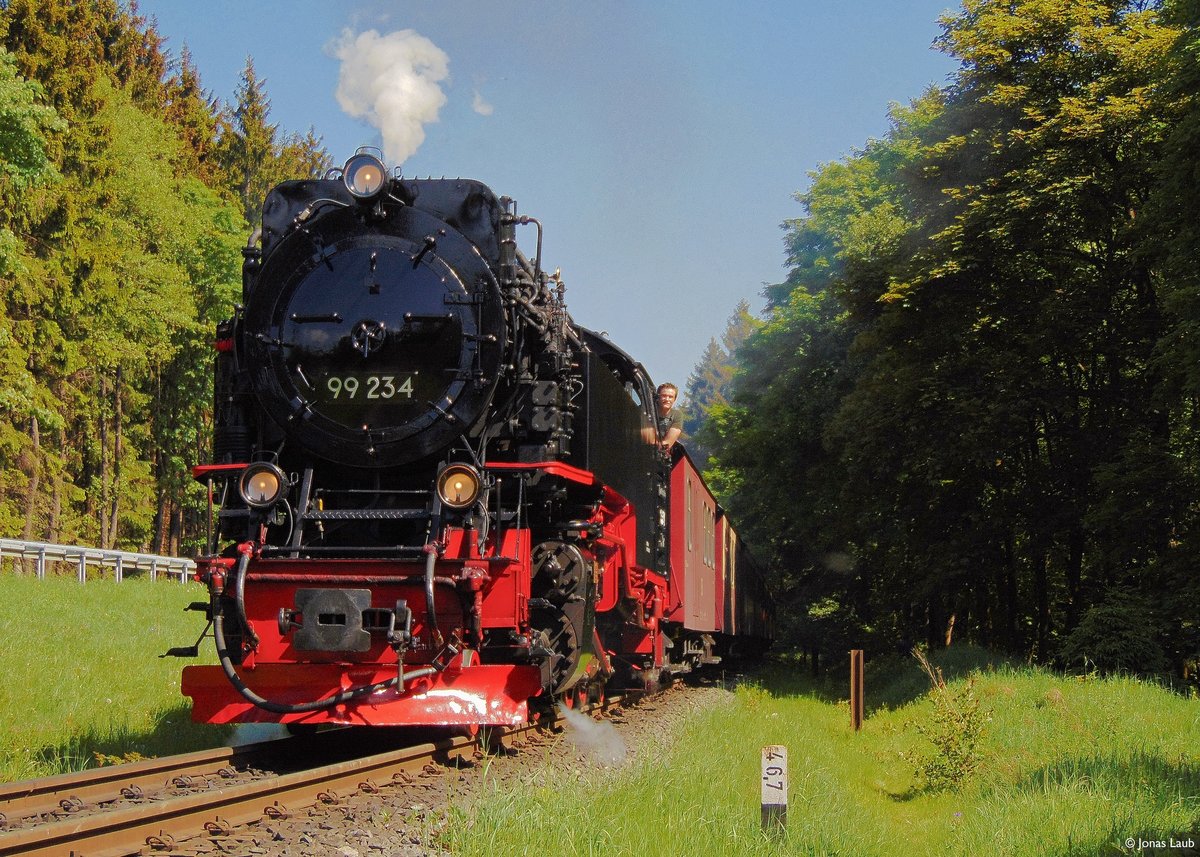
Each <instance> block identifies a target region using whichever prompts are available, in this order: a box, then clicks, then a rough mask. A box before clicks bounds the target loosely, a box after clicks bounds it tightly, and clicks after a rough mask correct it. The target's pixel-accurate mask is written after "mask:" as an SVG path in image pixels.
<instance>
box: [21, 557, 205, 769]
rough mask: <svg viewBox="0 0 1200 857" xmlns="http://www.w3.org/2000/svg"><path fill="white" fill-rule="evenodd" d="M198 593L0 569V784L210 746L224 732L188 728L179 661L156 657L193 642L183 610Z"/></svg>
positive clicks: (131, 581)
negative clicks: (104, 759)
mask: <svg viewBox="0 0 1200 857" xmlns="http://www.w3.org/2000/svg"><path fill="white" fill-rule="evenodd" d="M205 597H206V596H205V592H204V590H203V588H202V587H201V586H199V585H198V584H195V583H191V582H189V583H187V584H184V585H181V584H179V583H178V582H177V581H174V582H172V581H168V580H161V579H160V580H158V581H156V582H154V583H151V582H150V581H149V580H148V579H146V578H128V579H126V580H125V581H124V582H123V583H120V584H117V583H115V582H113V581H112V580H111V579H109V580H97V579H90V580H89V581H88V582H87V583H86V584H82V585H81V584H80V583H79V582H78V581H77V580H76V579H75V578H74V577H47V578H46V579H45V580H38V579H37V578H35V577H33V576H27V577H26V576H16V575H12V574H0V641H2V645H3V648H2V649H0V651H2V652H3V654H2V656H0V663H2V664H3V679H2V680H0V781H5V782H9V781H12V780H18V779H27V778H31V777H42V776H48V775H50V774H57V773H63V772H66V771H75V770H80V769H83V768H85V767H91V766H94V765H95V764H96V759H95V755H94V754H96V753H100V754H102V755H104V756H109V757H128V756H131V754H139V755H141V756H147V757H149V756H161V755H167V754H170V753H176V752H184V751H186V750H193V749H198V748H201V747H211V746H217V745H219V744H221V743H222V742H223V739H224V737H225V736H226V735H227V734H228V730H221V729H218V728H214V727H210V726H199V725H196V724H193V723H192V722H191V718H190V704H189V703H190V700H188V699H186V698H185V697H183V696H181V695H180V693H179V674H180V671H181V670H182V668H183V666H184V664H186V663H189V661H184V660H180V659H178V658H161V659H160V658H159V657H158V655H160V654H162V653H163V652H165V651H166V650H167V649H168V648H170V647H171V646H180V645H190V644H191V643H193V642H194V641H195V639H196V637H197V636H199V634H200V630H201V629H202V628H203V627H204V620H203V617H202V616H200V615H199V614H197V613H184V612H183V608H184V607H185V606H186V605H187V604H188V603H190V602H191V601H197V600H201V601H202V600H205ZM201 655H202V656H203V657H206V658H208V659H212V658H214V657H215V656H214V654H213V651H212V646H211V644H210V645H209V646H208V647H207V650H206V649H205V647H203V646H202V647H201Z"/></svg>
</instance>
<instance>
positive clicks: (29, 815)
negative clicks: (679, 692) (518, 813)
mask: <svg viewBox="0 0 1200 857" xmlns="http://www.w3.org/2000/svg"><path fill="white" fill-rule="evenodd" d="M627 700H628V698H625V701H627ZM622 701H623V699H622V698H621V697H611V698H609V699H608V700H606V701H605V702H603V703H597V704H595V705H592V706H586V707H584V709H583V710H584V711H589V712H591V711H595V710H599V709H607V708H610V707H615V706H617V705H619V704H621V702H622ZM538 728H541V727H539V726H535V725H528V726H525V727H521V728H519V729H512V730H507V731H505V733H504V736H503V737H504V740H505V741H507V740H510V739H519V738H520V737H521V736H522V735H523V734H524V733H527V732H530V731H533V730H536V729H538ZM364 737H365V736H363V735H362V734H361V733H360V732H359V731H358V730H342V731H339V732H331V733H321V734H320V735H316V736H311V737H309V738H288V739H283V740H279V741H266V742H260V743H257V744H251V745H246V746H243V747H239V748H230V747H225V748H220V749H216V750H211V751H203V752H198V753H189V754H185V755H181V756H171V757H166V758H162V759H150V760H146V761H141V762H133V763H129V764H124V765H116V766H111V767H105V768H99V769H95V770H89V771H84V772H81V773H77V774H64V775H62V776H57V777H48V778H45V779H40V780H29V781H24V782H19V783H11V784H3V785H0V857H9V855H22V857H65V855H71V857H124V855H129V854H144V853H150V854H153V853H155V852H162V853H164V854H166V853H169V852H171V851H172V850H173V847H174V845H175V844H176V843H177V842H183V841H185V840H187V839H189V838H192V837H195V836H199V835H201V834H204V833H208V834H210V835H219V836H224V837H230V838H236V836H237V832H236V831H237V828H238V827H239V826H244V825H247V824H249V823H251V822H255V821H259V820H261V819H263V818H268V819H269V818H281V817H287V816H290V815H291V814H292V813H295V812H297V811H298V810H302V809H305V808H307V807H310V806H314V805H317V804H320V803H336V802H337V801H338V800H339V799H340V798H341V797H344V796H346V795H349V794H352V793H355V792H372V791H377V790H378V789H379V788H380V784H384V783H388V782H392V781H393V780H395V781H403V779H404V778H406V777H408V776H411V775H412V774H413V773H414V772H418V771H421V770H423V769H424V768H425V767H426V766H428V765H430V764H435V765H439V766H451V765H453V764H455V762H456V760H459V759H470V758H471V757H472V756H474V754H475V753H476V752H477V751H479V750H481V749H484V748H483V747H482V746H481V738H482V739H483V740H486V739H489V738H491V739H492V740H493V744H495V741H494V738H495V735H494V733H493V734H492V735H489V734H488V733H483V734H482V736H475V737H458V738H448V739H443V740H439V741H436V742H434V743H424V744H417V745H411V746H391V747H389V748H388V749H386V750H384V751H382V752H366V751H365V750H364V748H363V746H362V745H364V744H365V743H366V742H365V741H363V740H362V739H363V738H364ZM369 738H370V741H371V743H372V744H373V745H374V747H373V749H375V750H378V748H379V745H380V740H381V739H383V740H384V741H386V740H388V739H387V737H386V736H385V735H384V734H383V733H381V732H380V731H379V730H373V731H372V734H371V735H370V736H369ZM390 740H391V741H392V743H394V744H402V743H403V740H402V739H401V738H400V737H393V738H391V739H390ZM314 757H319V759H318V760H316V761H315V762H314ZM300 760H303V766H302V767H299V768H298V769H294V770H288V768H296V766H297V764H298V762H299V761H300ZM281 771H283V772H281Z"/></svg>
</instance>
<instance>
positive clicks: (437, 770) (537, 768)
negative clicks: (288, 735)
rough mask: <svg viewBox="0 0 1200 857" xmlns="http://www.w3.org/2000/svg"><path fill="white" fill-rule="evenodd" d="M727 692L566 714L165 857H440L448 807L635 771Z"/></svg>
mask: <svg viewBox="0 0 1200 857" xmlns="http://www.w3.org/2000/svg"><path fill="white" fill-rule="evenodd" d="M732 696H733V695H732V693H731V692H730V691H728V690H726V689H724V688H723V687H721V686H720V685H715V684H707V685H706V684H696V685H693V686H688V685H680V686H676V687H674V688H671V689H669V690H666V691H664V692H662V693H659V694H656V695H655V696H652V697H647V698H645V699H643V700H641V701H640V702H638V703H637V704H636V705H631V706H628V707H624V708H617V709H613V710H611V711H610V713H609V716H608V717H607V718H606V719H604V720H592V719H591V718H588V717H587V716H586V715H581V714H578V713H575V712H570V713H569V714H568V720H569V721H573V723H572V722H568V723H567V725H566V728H564V729H562V730H561V731H551V730H549V729H544V730H539V731H537V732H535V733H532V735H531V737H530V738H529V739H528V740H526V741H525V742H524V743H522V744H521V745H519V746H517V747H515V748H509V749H506V750H505V751H502V752H498V753H493V754H491V755H490V756H487V757H483V756H477V757H476V758H475V759H473V760H471V761H470V762H468V763H467V764H466V766H465V767H460V768H458V769H455V768H443V767H438V766H435V765H427V766H426V767H425V770H424V771H422V772H421V773H420V774H417V775H416V776H411V777H408V778H407V779H404V780H402V781H399V782H396V783H389V784H386V785H382V788H381V789H380V790H379V791H378V792H377V793H374V794H364V793H358V794H355V795H352V796H349V797H345V798H342V799H341V801H340V802H339V803H338V804H337V805H333V806H318V807H314V808H312V809H310V810H305V811H304V812H302V813H298V814H297V815H296V816H294V817H291V818H286V819H265V820H263V821H261V822H259V823H257V824H253V825H250V826H248V827H244V828H240V829H238V830H237V831H235V833H234V835H232V836H224V837H213V838H207V837H205V838H200V839H193V840H190V841H188V842H186V843H181V844H182V845H183V846H186V847H185V849H184V850H176V851H173V852H172V854H177V855H184V854H189V855H193V854H206V855H207V854H230V855H235V854H236V855H241V857H248V856H249V855H254V857H258V855H262V857H311V855H314V854H321V855H331V857H426V855H434V857H443V855H446V857H448V855H449V852H446V851H444V850H441V849H439V848H438V847H437V846H436V837H437V834H438V831H439V830H441V829H442V827H443V826H444V825H445V824H446V823H447V821H448V817H449V816H448V811H449V809H450V807H451V805H452V804H457V805H459V806H463V805H469V804H470V802H471V800H472V799H473V796H474V795H475V794H476V792H477V790H478V789H479V787H480V786H481V785H482V783H483V777H482V776H481V774H482V772H483V771H484V770H485V768H486V770H487V780H488V781H489V782H498V783H499V784H500V786H501V787H502V788H503V785H504V784H505V783H506V782H508V781H511V782H512V783H513V785H514V786H516V785H517V784H518V783H528V782H545V781H546V779H547V778H551V777H555V776H560V777H568V778H571V779H575V778H577V777H578V776H580V775H581V774H583V773H585V772H587V771H589V770H593V769H595V768H598V767H613V766H621V765H636V764H639V763H640V762H641V761H642V760H643V759H644V758H645V757H646V756H647V755H648V754H650V753H652V752H658V753H661V752H662V750H663V748H664V747H665V746H669V745H670V743H671V742H672V740H673V738H674V736H675V735H676V734H677V730H678V728H679V725H680V723H681V722H682V721H683V720H685V719H687V718H688V717H690V716H692V715H693V714H696V713H698V712H700V711H702V710H706V709H709V708H714V707H717V706H722V705H728V704H729V703H730V701H731V700H732Z"/></svg>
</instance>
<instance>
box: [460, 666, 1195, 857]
mask: <svg viewBox="0 0 1200 857" xmlns="http://www.w3.org/2000/svg"><path fill="white" fill-rule="evenodd" d="M935 660H936V659H935ZM956 660H957V661H959V663H957V664H956V663H954V661H956ZM968 662H973V663H974V665H975V667H976V669H975V670H974V671H972V670H971V668H970V666H969V663H968ZM987 662H988V656H987V654H986V653H982V652H979V651H977V650H971V649H966V648H964V649H958V650H956V651H954V652H952V653H950V654H949V657H948V659H947V662H946V663H945V664H944V665H943V669H944V671H945V673H946V675H947V676H948V677H949V676H954V675H960V676H965V675H967V674H970V675H972V676H973V677H974V682H975V684H974V688H973V689H974V692H975V694H976V696H977V697H978V698H979V699H980V700H981V703H982V704H981V711H982V712H984V713H985V716H987V717H988V718H989V719H988V720H987V722H986V724H985V727H984V731H983V738H982V742H981V747H980V753H981V756H982V760H981V765H980V768H979V769H978V771H977V772H976V774H975V775H974V776H973V777H972V778H970V779H969V780H968V781H967V782H966V783H965V784H964V785H963V786H962V787H960V788H959V789H958V790H957V791H949V792H941V793H930V792H925V791H921V790H920V789H919V788H918V783H917V781H916V779H915V776H914V768H913V765H912V764H910V763H909V762H907V761H905V759H903V758H902V757H901V753H908V754H909V755H910V757H911V756H912V755H913V754H918V755H919V754H923V753H924V754H928V753H930V752H932V745H929V744H928V742H925V741H924V739H922V738H921V737H920V736H919V735H918V734H917V732H916V729H915V728H914V723H916V722H922V721H923V722H928V721H929V718H931V717H932V716H933V712H934V706H933V702H932V700H931V699H930V697H929V694H928V689H929V682H928V679H924V678H922V677H921V674H920V672H919V669H918V668H917V666H916V664H915V662H911V663H910V662H908V661H907V660H906V661H901V660H899V659H893V660H891V661H888V662H883V661H880V662H877V663H876V665H875V669H873V670H872V669H869V670H868V676H867V696H868V699H871V697H872V694H874V706H873V707H869V709H868V710H869V716H868V719H867V721H866V724H865V726H864V728H863V731H862V732H861V733H859V734H854V733H853V732H852V730H851V729H850V725H849V721H850V715H849V707H848V704H847V702H846V701H845V700H844V699H840V700H839V699H838V698H837V696H836V694H835V693H833V692H832V689H833V685H828V684H824V683H822V684H814V683H812V682H811V681H806V680H805V679H803V678H801V676H800V674H799V673H798V671H796V670H793V669H791V668H789V667H788V665H786V664H775V665H774V666H772V667H770V668H769V669H768V670H766V671H765V672H764V674H763V675H762V676H761V678H760V679H759V680H758V683H757V684H755V685H747V686H742V687H739V688H738V689H737V691H736V694H735V697H734V701H733V704H732V705H729V706H726V707H722V708H719V709H717V710H712V711H708V712H705V713H703V714H702V715H699V716H697V717H695V718H693V719H692V720H691V721H689V723H688V724H687V726H686V728H685V729H683V730H682V732H681V734H680V735H679V737H678V739H677V740H675V741H674V742H673V743H671V744H670V746H664V747H662V748H660V749H659V750H657V751H656V753H655V754H654V756H653V758H652V759H650V760H649V761H646V762H642V763H638V764H634V765H628V766H626V767H624V768H621V769H617V770H615V771H614V770H611V769H604V768H601V767H596V768H594V769H592V770H590V771H587V772H585V773H584V774H583V776H581V777H578V778H572V779H571V780H570V781H568V782H561V781H557V782H541V781H539V780H537V779H536V777H533V776H531V778H530V779H529V782H528V783H527V784H526V787H525V788H520V789H514V788H513V787H512V784H511V783H509V784H506V785H500V784H496V785H495V787H493V788H491V789H485V792H484V795H483V797H482V798H481V799H476V800H473V801H472V802H471V803H470V805H463V806H460V807H459V808H458V809H457V810H456V815H455V817H454V818H452V819H451V821H450V823H449V824H448V825H447V826H446V828H445V830H444V832H443V834H442V840H443V844H444V845H445V846H446V847H447V848H449V849H450V850H452V851H453V852H454V853H456V854H483V853H487V854H489V855H506V854H513V855H517V854H525V853H540V852H544V853H554V854H564V855H593V854H595V855H600V854H630V855H639V857H652V855H659V854H663V855H743V854H744V855H767V854H771V855H775V854H841V855H847V857H868V855H893V854H903V855H904V856H905V857H917V855H944V854H962V855H1068V854H1071V855H1092V854H1122V853H1130V854H1133V853H1151V851H1149V850H1148V851H1145V852H1138V851H1136V850H1125V849H1124V848H1123V845H1122V843H1124V841H1125V840H1126V839H1127V838H1128V837H1131V836H1132V837H1141V838H1144V839H1166V838H1167V837H1168V836H1169V835H1171V834H1174V835H1175V838H1176V839H1179V838H1180V835H1181V834H1184V833H1189V832H1190V834H1191V838H1193V839H1195V840H1196V841H1197V842H1200V701H1198V700H1195V699H1185V698H1182V697H1180V696H1177V695H1175V694H1173V693H1171V692H1169V691H1167V690H1164V689H1162V688H1160V687H1157V686H1155V685H1153V684H1148V683H1144V682H1140V681H1137V680H1134V679H1128V678H1115V679H1095V678H1089V679H1086V680H1078V679H1076V678H1073V677H1066V678H1064V677H1062V676H1058V675H1055V674H1053V673H1049V672H1045V671H1042V670H1036V669H1029V668H1015V667H1013V666H1011V665H1005V664H1002V663H1000V664H993V665H991V666H988V663H987ZM914 676H915V677H914ZM962 680H963V679H958V681H962ZM921 681H924V685H923V687H922V685H921ZM951 687H952V689H953V688H954V687H955V685H953V684H952V686H951ZM766 744H785V745H787V746H788V748H789V759H788V764H789V770H790V806H789V810H788V827H787V831H786V833H785V834H783V835H781V836H768V835H766V834H764V833H762V832H761V831H760V829H759V828H760V821H759V807H758V802H759V786H758V782H759V750H760V748H761V747H762V746H763V745H766ZM1162 853H1164V854H1166V853H1174V854H1179V853H1187V852H1180V851H1179V850H1178V849H1176V850H1174V851H1173V852H1169V851H1168V850H1167V849H1163V850H1162Z"/></svg>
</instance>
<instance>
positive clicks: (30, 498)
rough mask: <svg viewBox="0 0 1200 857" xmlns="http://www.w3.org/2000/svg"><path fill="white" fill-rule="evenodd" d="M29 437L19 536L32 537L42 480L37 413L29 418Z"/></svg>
mask: <svg viewBox="0 0 1200 857" xmlns="http://www.w3.org/2000/svg"><path fill="white" fill-rule="evenodd" d="M29 438H30V440H31V441H32V442H33V449H32V450H31V455H30V464H29V491H28V493H27V494H26V495H25V526H24V527H23V528H22V530H21V538H22V539H24V540H25V541H29V540H30V539H32V538H33V519H34V518H35V517H36V516H37V499H38V487H39V484H40V482H41V480H42V435H41V432H40V431H39V429H38V418H37V415H36V414H35V415H33V416H32V417H30V419H29Z"/></svg>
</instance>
